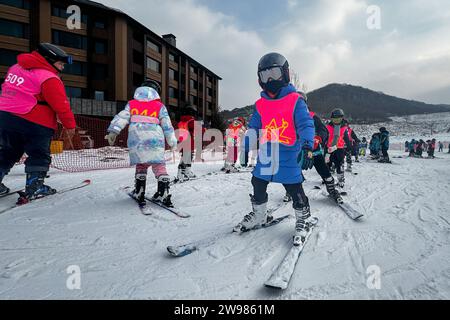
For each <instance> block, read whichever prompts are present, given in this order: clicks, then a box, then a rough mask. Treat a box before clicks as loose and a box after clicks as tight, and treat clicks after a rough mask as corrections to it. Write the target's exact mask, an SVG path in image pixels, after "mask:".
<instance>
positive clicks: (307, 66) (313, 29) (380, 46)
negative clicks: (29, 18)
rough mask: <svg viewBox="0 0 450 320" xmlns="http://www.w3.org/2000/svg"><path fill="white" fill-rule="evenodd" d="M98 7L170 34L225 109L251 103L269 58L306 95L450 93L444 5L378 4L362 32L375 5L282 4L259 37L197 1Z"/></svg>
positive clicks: (296, 0)
mask: <svg viewBox="0 0 450 320" xmlns="http://www.w3.org/2000/svg"><path fill="white" fill-rule="evenodd" d="M102 2H103V3H105V4H106V5H111V6H113V7H116V8H119V9H121V10H122V11H124V12H125V13H127V14H129V15H130V16H132V17H133V18H135V19H136V20H138V21H140V22H141V23H143V24H145V25H146V26H147V27H148V28H149V29H151V30H153V31H155V32H156V33H158V34H160V35H161V34H164V33H173V34H175V35H176V36H177V46H178V47H179V48H180V49H181V50H182V51H184V52H185V53H187V54H188V55H190V56H191V57H193V58H194V59H196V60H197V61H199V62H200V63H202V64H203V65H205V66H206V67H208V68H209V69H211V70H212V71H214V72H216V73H217V74H218V75H220V76H222V77H223V81H221V82H220V90H219V92H220V104H221V105H222V106H223V107H225V108H235V107H240V106H244V105H246V104H249V103H253V102H254V101H255V99H256V98H257V97H258V94H259V90H260V89H259V86H258V84H257V76H256V66H257V63H258V60H259V58H260V57H261V56H262V55H263V54H265V53H267V52H271V51H277V52H280V53H282V54H284V55H285V56H286V57H287V58H288V60H289V62H290V65H291V67H292V68H293V69H294V70H295V72H296V73H298V74H299V76H300V78H301V80H302V82H304V83H306V84H307V86H308V87H309V89H310V90H312V89H315V88H318V87H321V86H323V85H326V84H328V83H331V82H340V83H352V84H356V85H363V86H367V87H369V88H371V89H374V90H376V91H384V92H386V93H389V94H393V95H398V96H402V97H405V98H412V97H415V96H419V95H422V96H423V95H426V93H427V92H433V91H435V90H438V89H440V88H444V87H447V86H450V80H449V79H450V75H449V72H450V71H449V70H450V65H449V63H450V59H449V57H450V43H449V42H448V41H446V39H448V34H450V23H449V19H448V18H449V17H450V5H449V4H446V3H447V1H444V0H429V1H428V0H413V1H411V2H410V3H408V4H406V3H403V4H399V3H394V2H391V1H389V2H387V1H384V0H379V1H377V2H379V5H380V7H381V9H382V10H381V18H382V29H381V30H376V31H374V30H368V29H367V27H366V20H367V18H368V15H367V13H366V9H367V7H368V6H369V5H371V4H378V3H372V2H370V1H365V0H342V1H333V0H320V1H318V2H315V3H314V4H311V3H308V5H305V4H304V3H303V1H301V0H286V2H285V4H286V6H285V7H284V9H283V10H287V14H286V17H285V19H282V21H279V23H278V24H276V25H274V26H273V28H272V29H264V31H262V30H261V31H260V30H251V29H250V28H249V29H247V30H245V29H243V27H242V26H244V27H245V26H246V23H245V21H236V18H235V17H233V16H231V15H225V14H223V13H220V12H217V11H213V10H212V9H210V8H208V7H207V6H206V5H200V4H199V3H198V2H197V1H196V0H176V1H175V0H164V1H163V0H152V1H146V2H144V1H141V0H129V1H126V3H125V2H124V1H122V0H102ZM230 5H232V2H230ZM235 5H236V6H237V7H236V8H238V4H235ZM236 10H238V9H236ZM274 10H275V8H274ZM254 19H258V17H257V16H255V17H254ZM238 22H239V23H238ZM238 25H239V26H241V27H238ZM433 101H435V100H433ZM442 102H445V101H442ZM447 102H448V103H450V101H447Z"/></svg>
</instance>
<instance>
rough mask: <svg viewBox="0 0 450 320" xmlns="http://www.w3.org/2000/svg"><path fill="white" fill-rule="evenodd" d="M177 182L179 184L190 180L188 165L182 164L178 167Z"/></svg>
mask: <svg viewBox="0 0 450 320" xmlns="http://www.w3.org/2000/svg"><path fill="white" fill-rule="evenodd" d="M177 180H178V181H179V182H183V181H187V180H189V177H188V176H187V174H186V165H185V164H184V163H180V164H179V165H178V173H177Z"/></svg>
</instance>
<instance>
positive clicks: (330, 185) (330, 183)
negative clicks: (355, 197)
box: [323, 176, 344, 203]
mask: <svg viewBox="0 0 450 320" xmlns="http://www.w3.org/2000/svg"><path fill="white" fill-rule="evenodd" d="M323 182H324V183H325V187H326V188H327V192H328V194H329V195H330V196H331V197H332V198H333V199H334V201H336V202H337V203H343V202H344V200H343V199H342V197H341V194H340V193H339V191H337V190H336V188H335V187H334V183H335V182H334V179H333V177H332V176H331V177H329V178H326V179H323Z"/></svg>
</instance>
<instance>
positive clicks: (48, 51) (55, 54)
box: [37, 42, 72, 65]
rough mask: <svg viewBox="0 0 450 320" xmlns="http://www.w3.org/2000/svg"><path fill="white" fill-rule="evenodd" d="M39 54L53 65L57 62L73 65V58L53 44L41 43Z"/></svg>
mask: <svg viewBox="0 0 450 320" xmlns="http://www.w3.org/2000/svg"><path fill="white" fill-rule="evenodd" d="M37 52H38V53H39V54H40V55H41V56H43V57H44V58H45V60H47V61H48V62H49V63H50V64H51V65H53V64H54V63H55V62H58V61H59V62H64V63H67V64H72V56H70V55H68V54H67V53H66V52H65V51H64V50H62V49H61V48H59V47H57V46H55V45H54V44H51V43H46V42H45V43H40V44H39V45H38V47H37Z"/></svg>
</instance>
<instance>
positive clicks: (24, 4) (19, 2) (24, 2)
mask: <svg viewBox="0 0 450 320" xmlns="http://www.w3.org/2000/svg"><path fill="white" fill-rule="evenodd" d="M0 4H4V5H7V6H11V7H16V8H20V9H27V10H28V9H30V1H29V0H0Z"/></svg>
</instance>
